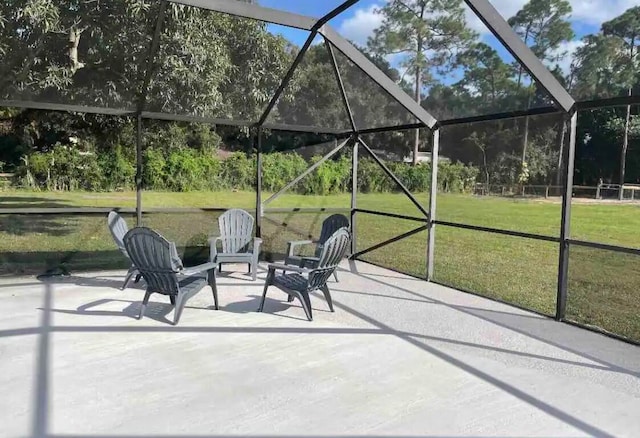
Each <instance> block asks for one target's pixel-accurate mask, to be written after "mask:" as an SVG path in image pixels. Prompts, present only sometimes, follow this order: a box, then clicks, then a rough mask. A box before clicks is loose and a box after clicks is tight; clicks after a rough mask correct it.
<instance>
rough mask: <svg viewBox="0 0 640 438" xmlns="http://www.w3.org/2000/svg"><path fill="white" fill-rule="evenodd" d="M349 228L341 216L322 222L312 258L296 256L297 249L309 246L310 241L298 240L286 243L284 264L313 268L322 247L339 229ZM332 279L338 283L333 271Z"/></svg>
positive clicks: (336, 215) (346, 221)
mask: <svg viewBox="0 0 640 438" xmlns="http://www.w3.org/2000/svg"><path fill="white" fill-rule="evenodd" d="M344 227H347V228H349V219H347V217H346V216H344V215H342V214H334V215H331V216H329V217H328V218H326V219H325V220H324V221H322V229H321V230H320V238H319V239H318V240H317V241H316V242H315V243H316V248H315V251H314V254H313V256H309V257H304V256H301V255H297V252H298V248H300V247H301V246H304V245H310V244H313V243H314V242H313V241H312V240H298V241H293V242H288V243H287V255H286V257H285V260H284V263H285V264H287V265H296V266H300V267H303V268H313V267H315V266H316V265H317V263H318V258H319V257H320V254H321V253H322V247H323V246H324V244H325V243H326V241H327V240H328V239H329V237H331V236H332V235H333V234H334V233H335V232H336V231H338V230H339V229H340V228H344ZM333 277H334V278H335V279H336V281H338V273H337V272H336V271H333Z"/></svg>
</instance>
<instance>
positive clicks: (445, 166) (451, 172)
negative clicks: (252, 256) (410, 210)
mask: <svg viewBox="0 0 640 438" xmlns="http://www.w3.org/2000/svg"><path fill="white" fill-rule="evenodd" d="M206 132H209V131H205V132H204V133H200V134H201V135H200V136H195V137H193V138H192V140H193V141H194V142H195V143H194V144H193V145H192V147H172V148H169V149H166V148H164V147H163V148H156V147H151V146H149V147H147V148H146V149H145V151H144V155H143V175H142V176H143V185H144V187H145V189H147V190H169V191H178V192H187V191H195V190H210V191H216V190H253V189H254V187H255V175H256V159H255V156H248V155H246V154H245V153H242V152H236V153H234V154H231V155H230V156H229V157H228V158H226V159H220V158H219V157H218V155H217V154H216V149H215V148H212V147H211V146H210V145H211V144H213V143H215V140H211V139H207V137H206ZM187 137H189V136H188V135H185V136H184V138H185V139H186V138H187ZM194 139H195V140H194ZM174 146H176V145H174ZM167 151H168V152H167ZM125 152H130V151H129V150H127V149H126V148H125V147H124V146H116V147H114V148H113V149H111V150H106V151H102V152H101V153H99V154H98V157H97V159H96V156H95V154H94V153H88V152H80V151H79V150H78V149H77V148H73V147H68V146H62V145H57V146H56V147H54V148H53V150H51V151H49V152H35V153H32V154H31V155H30V156H29V157H25V158H24V160H23V161H24V165H23V166H22V167H21V168H20V169H19V172H18V175H19V177H20V180H21V181H22V184H23V185H25V186H27V187H31V188H34V189H42V190H77V189H81V190H109V191H112V190H127V189H133V188H134V187H135V173H136V169H135V162H134V161H135V160H134V157H133V156H131V154H130V155H127V154H126V153H125ZM320 159H321V157H313V158H312V159H311V162H307V161H306V160H305V159H304V158H303V157H302V156H300V155H299V154H297V153H280V152H275V153H271V154H264V155H263V161H262V166H263V172H262V174H263V179H262V188H263V190H264V191H268V192H276V191H278V190H280V189H281V188H282V187H284V186H285V185H286V184H288V183H289V182H291V181H292V180H294V179H295V178H296V177H297V176H298V175H300V174H301V173H302V172H304V171H305V170H306V169H307V168H308V166H310V165H311V164H313V163H316V162H318V160H320ZM388 167H389V169H390V170H391V171H392V172H393V173H394V174H395V175H397V177H398V178H399V179H400V181H402V183H403V184H404V185H405V186H406V187H407V189H409V190H410V191H411V192H416V193H418V192H425V191H428V190H429V186H430V183H431V165H430V164H428V163H426V164H419V165H417V166H412V165H410V164H407V163H399V162H390V163H388ZM477 177H478V169H477V168H475V167H470V166H465V165H463V164H461V163H450V162H447V161H443V162H441V163H440V168H439V173H438V189H439V190H441V191H447V192H458V193H460V192H470V191H472V190H473V186H474V183H475V181H476V178H477ZM358 189H359V190H360V191H361V192H363V193H376V192H394V191H398V190H399V188H398V187H397V184H396V183H395V182H394V181H393V180H392V179H391V178H390V177H389V176H388V175H387V174H386V173H385V172H384V171H383V169H382V168H381V167H380V166H378V164H377V163H376V162H374V161H373V160H371V159H368V158H363V159H361V160H360V162H359V166H358ZM350 190H351V159H350V157H348V156H341V157H338V158H336V159H331V160H327V161H326V162H324V163H323V164H322V165H321V166H319V167H318V168H317V169H316V170H315V171H314V172H312V173H311V174H310V175H307V176H306V177H305V178H304V179H303V180H301V181H300V182H299V183H298V184H296V186H295V187H293V188H292V189H291V192H293V193H300V194H305V195H331V194H336V193H344V192H348V191H350Z"/></svg>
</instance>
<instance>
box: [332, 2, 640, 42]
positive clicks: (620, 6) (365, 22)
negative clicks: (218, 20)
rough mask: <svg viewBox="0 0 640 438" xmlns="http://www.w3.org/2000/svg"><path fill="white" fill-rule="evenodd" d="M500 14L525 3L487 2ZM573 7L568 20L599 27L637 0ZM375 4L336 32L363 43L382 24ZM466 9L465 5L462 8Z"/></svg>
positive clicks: (474, 21)
mask: <svg viewBox="0 0 640 438" xmlns="http://www.w3.org/2000/svg"><path fill="white" fill-rule="evenodd" d="M489 1H490V2H491V3H492V4H493V6H494V7H495V8H496V9H497V10H498V12H500V14H501V15H502V16H503V17H505V18H509V17H512V16H514V15H515V14H516V13H517V12H518V11H519V10H520V9H522V7H523V6H524V5H525V4H526V3H527V2H528V0H489ZM569 2H570V3H571V6H572V8H573V13H572V15H571V21H572V22H574V23H581V24H585V25H591V26H596V27H598V28H599V27H600V25H601V24H602V23H603V22H605V21H608V20H610V19H612V18H614V17H617V16H618V15H620V14H622V13H623V12H624V11H626V10H627V9H629V8H631V7H634V6H640V0H569ZM383 3H384V1H379V2H378V3H377V4H374V5H371V6H367V7H364V8H360V9H355V11H354V15H353V16H352V17H350V18H347V19H346V20H344V22H343V23H342V24H341V26H340V33H341V34H342V35H344V36H345V37H347V38H349V39H350V40H353V41H355V42H356V43H358V44H361V45H364V44H366V43H367V38H368V37H370V36H371V35H373V31H374V29H376V28H377V27H379V26H380V24H381V23H382V17H381V16H380V15H379V14H376V12H375V11H376V9H377V8H379V7H380V5H381V4H383ZM465 7H466V6H465ZM466 9H467V14H466V15H467V22H468V23H469V27H471V28H472V29H474V30H475V31H476V32H478V33H480V34H481V35H483V34H486V33H488V30H487V28H486V27H485V25H484V24H483V23H482V22H481V21H480V19H479V18H478V17H476V16H475V14H474V13H473V12H472V11H471V9H469V8H468V7H466Z"/></svg>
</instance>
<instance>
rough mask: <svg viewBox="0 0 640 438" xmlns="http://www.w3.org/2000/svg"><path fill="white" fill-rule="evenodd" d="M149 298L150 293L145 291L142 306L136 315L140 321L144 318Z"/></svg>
mask: <svg viewBox="0 0 640 438" xmlns="http://www.w3.org/2000/svg"><path fill="white" fill-rule="evenodd" d="M150 296H151V291H146V292H145V294H144V299H143V300H142V305H141V306H140V314H139V315H138V319H142V318H143V317H144V311H145V310H147V304H149V297H150Z"/></svg>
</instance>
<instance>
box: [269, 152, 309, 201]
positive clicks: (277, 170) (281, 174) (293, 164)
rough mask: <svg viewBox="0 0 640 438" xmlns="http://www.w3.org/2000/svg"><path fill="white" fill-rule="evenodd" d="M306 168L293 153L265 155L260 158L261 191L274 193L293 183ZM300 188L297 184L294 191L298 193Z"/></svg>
mask: <svg viewBox="0 0 640 438" xmlns="http://www.w3.org/2000/svg"><path fill="white" fill-rule="evenodd" d="M307 167H308V164H307V162H306V161H305V160H304V158H302V157H301V156H300V155H298V154H295V153H287V154H283V153H280V152H275V153H273V154H265V155H264V156H263V158H262V189H263V190H265V191H267V192H276V191H278V190H280V189H281V188H283V187H284V186H285V185H286V184H288V183H290V182H291V181H293V180H294V179H295V178H296V177H297V176H298V175H300V174H301V173H302V172H304V171H305V169H306V168H307ZM300 187H301V184H298V185H297V187H295V188H294V190H296V191H298V190H300Z"/></svg>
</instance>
